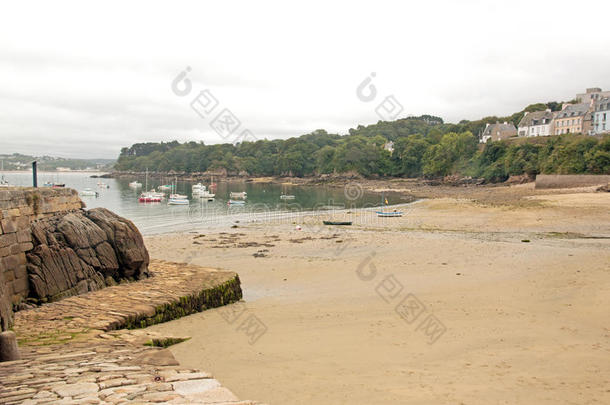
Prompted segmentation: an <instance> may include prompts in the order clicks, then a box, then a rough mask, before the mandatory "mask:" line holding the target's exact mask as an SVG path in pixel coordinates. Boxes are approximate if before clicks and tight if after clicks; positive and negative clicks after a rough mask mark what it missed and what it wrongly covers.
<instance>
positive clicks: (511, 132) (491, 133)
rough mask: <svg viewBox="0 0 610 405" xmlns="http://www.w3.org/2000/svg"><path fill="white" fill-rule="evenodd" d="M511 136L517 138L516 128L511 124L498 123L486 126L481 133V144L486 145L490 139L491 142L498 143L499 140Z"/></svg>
mask: <svg viewBox="0 0 610 405" xmlns="http://www.w3.org/2000/svg"><path fill="white" fill-rule="evenodd" d="M513 136H517V128H516V127H515V126H514V125H513V123H512V122H511V123H508V122H504V123H499V122H496V123H495V124H487V125H486V126H485V129H484V130H483V133H482V134H481V140H480V142H481V143H486V142H487V141H489V140H490V139H491V140H492V141H499V140H501V139H506V138H510V137H513Z"/></svg>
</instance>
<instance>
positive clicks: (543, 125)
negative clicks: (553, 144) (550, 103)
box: [518, 109, 554, 136]
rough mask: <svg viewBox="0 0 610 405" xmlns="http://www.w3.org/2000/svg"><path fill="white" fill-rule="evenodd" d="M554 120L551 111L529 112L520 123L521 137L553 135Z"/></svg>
mask: <svg viewBox="0 0 610 405" xmlns="http://www.w3.org/2000/svg"><path fill="white" fill-rule="evenodd" d="M553 118H554V115H553V113H552V112H551V110H548V109H547V110H546V111H534V112H527V113H525V115H524V116H523V118H522V119H521V121H519V126H518V128H519V129H518V135H519V136H549V135H553V128H552V127H553Z"/></svg>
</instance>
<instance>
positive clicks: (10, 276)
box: [4, 270, 15, 283]
mask: <svg viewBox="0 0 610 405" xmlns="http://www.w3.org/2000/svg"><path fill="white" fill-rule="evenodd" d="M4 279H5V280H6V282H7V283H10V282H12V281H13V280H14V279H15V273H14V272H13V270H6V271H4Z"/></svg>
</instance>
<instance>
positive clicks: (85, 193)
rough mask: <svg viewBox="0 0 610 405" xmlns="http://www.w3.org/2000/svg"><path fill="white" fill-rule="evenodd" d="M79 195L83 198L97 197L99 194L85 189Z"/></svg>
mask: <svg viewBox="0 0 610 405" xmlns="http://www.w3.org/2000/svg"><path fill="white" fill-rule="evenodd" d="M80 195H82V196H83V197H97V196H98V195H99V194H98V193H97V191H95V190H92V189H90V188H86V189H84V190H83V191H81V192H80Z"/></svg>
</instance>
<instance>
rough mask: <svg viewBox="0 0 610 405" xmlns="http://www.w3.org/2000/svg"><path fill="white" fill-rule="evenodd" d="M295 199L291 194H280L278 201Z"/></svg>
mask: <svg viewBox="0 0 610 405" xmlns="http://www.w3.org/2000/svg"><path fill="white" fill-rule="evenodd" d="M295 198H296V197H295V196H293V195H292V194H282V195H281V196H280V200H294V199H295Z"/></svg>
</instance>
